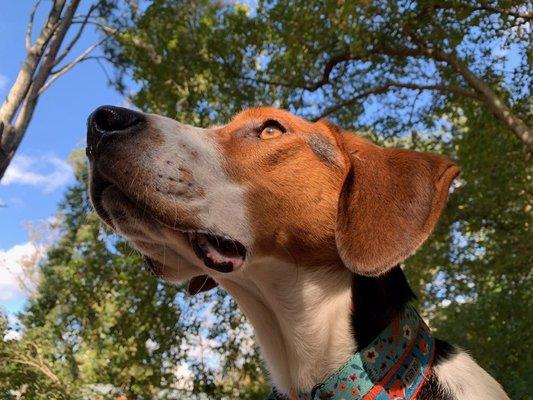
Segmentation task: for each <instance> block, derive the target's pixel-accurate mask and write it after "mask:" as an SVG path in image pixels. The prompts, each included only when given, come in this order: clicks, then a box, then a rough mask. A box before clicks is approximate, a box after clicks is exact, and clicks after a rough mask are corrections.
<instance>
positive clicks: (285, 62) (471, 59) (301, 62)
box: [107, 0, 533, 151]
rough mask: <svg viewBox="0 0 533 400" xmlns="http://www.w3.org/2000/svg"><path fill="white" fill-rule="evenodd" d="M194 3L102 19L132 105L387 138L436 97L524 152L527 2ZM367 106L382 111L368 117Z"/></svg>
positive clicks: (433, 105)
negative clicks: (267, 116)
mask: <svg viewBox="0 0 533 400" xmlns="http://www.w3.org/2000/svg"><path fill="white" fill-rule="evenodd" d="M194 4H195V6H194V7H193V6H192V3H191V2H190V1H187V0H185V1H184V0H159V1H156V2H154V4H153V5H152V6H150V7H148V9H147V10H146V11H145V12H144V13H139V12H138V10H137V13H132V14H131V15H132V17H131V19H124V18H120V19H116V18H115V19H113V18H111V19H110V23H111V24H113V25H114V26H116V27H117V28H118V29H119V31H120V32H121V33H122V34H120V35H117V36H116V37H115V38H114V39H115V40H113V41H110V42H109V43H108V46H107V52H108V55H109V56H110V57H112V58H113V59H114V60H115V62H116V63H117V64H118V65H119V71H121V72H122V73H131V76H132V77H133V78H134V79H135V80H137V81H138V82H140V83H142V88H141V90H140V91H139V92H138V93H137V94H136V96H135V101H136V102H137V104H138V105H140V106H142V107H144V108H151V109H153V110H154V111H162V112H164V113H165V114H170V115H174V116H178V114H180V113H181V112H183V111H184V110H198V111H199V113H200V115H201V116H204V117H206V118H207V119H211V120H216V119H224V118H227V117H228V114H231V113H232V112H233V110H235V109H238V108H239V107H241V106H242V105H246V104H250V103H254V102H256V103H257V102H261V101H265V102H269V103H273V102H276V103H278V104H280V105H282V106H285V107H291V108H292V109H294V110H298V111H299V112H300V113H301V114H304V115H306V116H308V117H310V118H312V119H318V118H321V117H325V116H334V117H335V119H336V120H339V121H342V122H344V124H349V125H350V126H357V127H358V128H361V127H362V126H364V127H370V126H371V127H373V129H377V130H378V131H379V132H380V133H381V134H389V135H390V134H391V132H393V129H394V128H396V133H397V132H400V131H402V130H404V129H405V128H406V127H407V126H409V128H412V127H413V126H416V127H417V128H421V127H422V126H425V127H431V125H432V124H434V123H435V121H434V120H435V119H434V117H433V116H434V114H435V112H438V110H439V109H440V108H441V107H442V105H443V104H444V103H445V102H446V99H448V98H449V97H450V96H456V97H457V96H459V97H462V98H464V99H466V100H468V101H469V102H470V103H472V104H476V105H478V106H480V107H483V108H484V109H485V110H486V111H487V112H490V113H491V114H492V115H494V117H495V118H496V119H498V120H499V121H500V122H501V123H503V125H504V126H505V127H506V129H507V131H509V132H512V133H514V134H515V135H516V136H517V137H519V138H520V140H522V142H523V143H524V144H525V145H526V146H527V147H528V149H529V150H530V151H531V150H532V149H533V134H532V133H531V128H530V126H529V125H530V120H531V112H530V109H531V107H528V106H529V105H530V102H529V87H530V86H531V82H532V81H531V76H532V74H531V67H530V63H529V59H528V57H529V52H528V41H527V35H528V32H529V31H530V25H529V23H530V22H531V20H532V18H533V13H532V11H531V10H530V9H529V8H528V7H527V2H516V1H514V2H511V1H506V0H504V1H492V2H476V1H470V2H458V1H454V0H450V1H446V2H440V1H439V2H435V1H410V2H407V3H405V2H399V1H392V0H383V1H378V2H367V1H342V2H338V1H311V2H310V1H304V0H284V1H277V0H276V1H272V0H271V1H260V2H259V3H258V5H257V8H256V10H254V12H253V13H252V12H251V11H250V10H249V8H248V7H247V6H244V5H239V4H236V5H230V6H227V5H226V6H225V5H224V4H223V3H220V2H215V1H213V2H209V1H206V0H203V1H202V2H199V3H197V2H194ZM132 38H134V39H135V40H132ZM147 49H150V51H147ZM506 65H507V66H509V69H510V70H509V71H505V68H506ZM171 75H172V78H171V79H170V77H171ZM157 89H159V93H162V95H160V96H159V97H158V98H152V97H151V94H152V93H157V92H158V91H157ZM162 89H164V90H162ZM372 100H376V101H379V102H381V103H387V112H386V113H385V114H384V115H382V114H381V113H379V115H374V116H373V118H372V119H371V120H370V121H368V116H369V115H368V114H369V113H368V112H364V111H365V110H368V109H369V108H371V101H372ZM227 104H229V105H230V107H226V105H227ZM380 111H382V110H380ZM363 114H364V116H365V118H364V119H361V118H360V119H358V118H357V117H358V116H362V115H363ZM428 114H429V115H430V116H429V117H428Z"/></svg>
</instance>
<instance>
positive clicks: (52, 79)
mask: <svg viewBox="0 0 533 400" xmlns="http://www.w3.org/2000/svg"><path fill="white" fill-rule="evenodd" d="M106 40H107V37H106V38H104V39H102V40H101V41H99V42H98V43H95V44H93V45H91V46H89V47H87V48H86V49H85V51H83V52H82V53H81V54H80V55H79V56H78V57H76V58H75V59H74V60H72V61H71V62H69V63H68V64H66V65H64V66H63V67H61V68H60V69H59V70H57V71H51V74H50V78H49V79H48V80H47V81H46V83H45V84H44V85H43V86H42V87H41V89H40V90H39V92H38V95H39V96H40V95H41V94H43V93H44V92H45V91H46V90H47V89H48V88H49V87H50V86H51V85H52V83H54V82H55V81H56V80H57V79H58V78H59V77H60V76H62V75H64V74H66V73H67V72H68V71H70V70H71V69H72V68H74V67H75V66H76V65H78V64H80V63H82V62H84V61H87V60H89V59H91V58H92V57H88V56H89V54H91V53H92V52H93V50H94V49H96V48H97V47H98V46H100V45H101V44H102V43H103V42H105V41H106Z"/></svg>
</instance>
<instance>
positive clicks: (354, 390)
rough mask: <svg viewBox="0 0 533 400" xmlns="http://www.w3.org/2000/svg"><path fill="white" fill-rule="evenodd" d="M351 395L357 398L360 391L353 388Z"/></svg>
mask: <svg viewBox="0 0 533 400" xmlns="http://www.w3.org/2000/svg"><path fill="white" fill-rule="evenodd" d="M350 394H351V395H352V396H353V397H355V396H357V395H358V394H359V389H357V388H356V387H353V388H352V390H351V391H350Z"/></svg>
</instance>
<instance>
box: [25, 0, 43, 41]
mask: <svg viewBox="0 0 533 400" xmlns="http://www.w3.org/2000/svg"><path fill="white" fill-rule="evenodd" d="M39 4H41V0H37V1H36V2H35V5H34V6H33V8H32V10H31V13H30V21H29V22H28V29H27V30H26V51H30V49H31V33H32V30H33V21H34V20H35V13H36V11H37V8H39Z"/></svg>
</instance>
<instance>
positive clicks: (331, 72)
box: [0, 0, 533, 399]
mask: <svg viewBox="0 0 533 400" xmlns="http://www.w3.org/2000/svg"><path fill="white" fill-rule="evenodd" d="M101 14H102V16H103V17H104V19H101V20H98V21H97V22H95V23H97V24H98V25H99V26H101V28H102V31H103V34H106V35H111V40H109V41H107V48H106V56H107V58H108V59H109V60H111V61H112V62H113V64H114V65H115V67H116V69H115V71H116V76H115V78H114V79H113V82H112V83H113V84H114V85H116V87H117V88H118V89H119V90H121V91H122V92H123V93H125V94H127V95H128V96H129V98H130V100H131V101H132V103H133V104H135V105H136V106H137V107H139V108H140V109H142V110H146V111H152V112H157V113H161V114H165V115H168V116H170V117H174V118H177V119H180V120H182V121H185V122H187V123H191V124H199V125H210V124H217V123H224V122H226V121H227V120H228V119H229V118H230V117H231V116H232V115H233V114H234V113H236V112H237V111H239V110H241V109H242V108H243V107H246V106H250V105H257V104H274V105H277V106H280V107H285V108H288V109H290V110H292V111H293V112H295V113H297V114H299V115H302V116H304V117H307V118H310V119H318V118H321V117H328V118H330V119H331V120H333V121H334V122H336V123H338V124H339V125H341V126H342V127H343V128H346V129H354V130H357V131H359V132H360V133H362V134H364V135H367V136H370V137H371V138H372V139H373V140H375V141H378V142H381V143H382V144H384V145H394V146H402V147H409V148H415V149H420V150H426V151H433V152H442V153H445V154H448V155H450V156H451V157H452V158H453V159H454V160H455V161H456V162H457V164H458V165H460V166H461V169H462V174H461V178H460V180H459V182H458V184H457V185H456V186H455V187H454V193H453V195H452V196H451V197H450V201H449V204H448V207H447V209H446V212H445V214H444V216H443V217H442V220H441V222H440V224H439V226H438V228H437V229H436V231H435V232H434V234H433V235H432V236H431V238H430V240H429V241H428V243H426V244H425V245H424V246H423V248H422V249H421V250H420V251H418V252H417V253H416V254H415V255H414V256H413V257H411V258H410V259H409V260H408V261H407V262H406V271H407V273H408V275H409V279H410V282H411V284H412V286H413V287H414V289H415V291H416V293H417V295H418V299H419V300H418V301H419V302H420V309H421V310H423V311H424V312H425V313H426V316H427V317H428V318H429V319H430V321H431V325H432V327H433V328H434V330H435V331H436V332H437V335H438V336H441V337H443V338H445V339H447V340H449V341H452V342H454V343H457V344H458V345H460V346H463V347H465V348H467V349H469V351H470V352H471V353H472V354H473V356H474V357H475V358H476V359H477V360H478V361H479V363H480V364H481V365H482V366H483V367H485V368H486V369H487V370H488V371H489V372H490V373H491V374H492V375H494V376H495V377H496V378H497V379H498V380H499V381H500V382H501V383H502V384H503V385H504V387H505V389H506V390H507V392H508V393H509V394H510V395H511V397H512V398H513V399H522V398H523V399H525V398H528V396H530V394H529V385H528V383H530V376H531V374H532V373H533V368H532V365H533V363H532V362H531V361H532V360H531V349H532V348H533V343H532V339H531V335H530V334H529V331H530V326H531V324H532V323H533V319H532V315H531V312H530V308H531V306H532V305H533V302H532V292H531V290H530V287H531V265H532V262H533V255H532V251H531V244H530V243H533V235H532V232H531V207H532V206H531V202H532V184H531V173H532V168H531V167H532V166H531V149H532V136H531V129H530V128H529V127H530V126H531V123H532V119H533V118H532V111H531V110H532V107H531V105H532V100H531V83H532V74H531V72H532V71H531V66H530V64H531V54H532V53H531V42H530V35H531V19H532V11H531V7H530V5H529V4H528V3H527V2H517V1H482V2H478V1H467V2H465V1H461V2H459V1H453V0H450V1H439V2H436V1H405V2H404V1H392V0H391V1H375V2H370V1H365V0H361V1H303V0H302V1H259V2H258V3H257V4H254V5H253V6H250V5H247V4H241V3H239V2H224V1H209V0H198V1H192V0H181V1H178V0H156V1H154V2H151V3H149V4H145V3H141V4H140V5H138V4H136V2H126V3H122V2H119V1H118V0H116V1H113V0H109V1H107V2H105V3H102V9H101ZM132 82H133V85H132ZM78 165H79V164H78ZM83 174H84V169H83V168H82V167H81V166H80V167H79V170H78V176H79V183H78V184H77V185H76V186H75V187H73V188H72V189H71V190H70V191H69V192H68V194H67V197H66V199H65V202H64V204H63V205H61V207H60V210H61V213H62V215H63V225H62V230H61V232H62V237H61V239H60V240H59V242H58V243H57V244H56V246H55V247H54V248H53V249H52V250H51V251H50V252H49V254H48V258H47V260H46V262H45V263H44V264H43V265H42V279H41V282H40V285H39V287H38V290H37V295H36V297H35V298H34V299H33V300H32V301H31V302H30V304H29V306H28V307H27V309H26V311H25V312H24V313H23V315H22V323H23V325H24V329H25V331H24V334H23V336H22V339H21V340H19V341H8V342H5V341H4V342H3V343H2V346H3V347H2V348H1V353H0V357H2V359H7V360H8V363H7V364H6V363H4V364H3V366H2V367H0V381H1V382H2V383H1V384H0V393H7V392H8V390H11V389H17V388H20V387H21V385H23V384H24V383H26V384H27V385H28V387H27V388H26V390H27V391H28V393H32V396H33V397H32V396H29V397H28V398H54V397H50V393H53V396H55V398H76V397H80V396H82V395H81V393H85V392H86V391H87V390H92V392H91V393H93V396H94V393H96V391H98V390H100V392H101V393H104V392H105V390H107V391H108V392H109V393H111V392H112V393H113V394H117V395H118V394H124V395H126V396H127V397H128V399H130V398H131V399H133V398H139V399H144V398H154V396H155V395H156V394H157V395H159V396H161V397H162V398H176V397H178V396H179V395H184V396H185V397H187V396H189V397H190V393H206V394H207V396H210V397H212V398H220V397H222V396H224V395H226V396H229V397H230V398H233V397H239V398H240V397H243V398H244V397H248V398H261V396H263V394H264V390H265V389H264V388H265V373H264V371H263V370H262V367H261V363H260V360H259V357H258V354H257V352H256V350H255V348H254V346H253V340H252V339H251V337H252V336H251V331H250V328H249V326H248V325H247V324H246V323H245V321H244V319H243V318H242V315H241V314H240V313H239V312H238V311H237V310H236V309H235V306H234V304H233V302H232V301H231V299H230V298H229V297H228V296H226V295H225V294H224V293H223V292H221V291H217V292H214V293H213V294H207V295H203V296H201V297H195V298H193V299H189V298H186V297H185V296H184V295H183V292H182V291H181V290H180V289H179V288H173V287H170V286H168V285H165V284H163V283H160V282H156V281H155V280H154V279H153V278H151V277H149V276H148V275H146V273H144V272H142V270H141V268H140V264H141V263H142V262H141V260H140V258H139V255H138V254H136V253H133V252H132V251H131V250H130V249H129V248H128V247H127V245H126V244H125V243H123V242H122V241H120V240H118V239H116V238H114V237H113V236H109V235H108V234H107V233H106V232H104V231H103V230H102V228H101V227H100V225H99V224H98V222H97V221H96V218H95V217H94V215H93V214H91V213H90V210H89V209H88V208H87V203H86V199H85V187H84V177H83ZM80 271H81V272H82V273H80ZM0 328H4V329H5V323H3V325H1V326H0ZM198 339H200V340H203V341H204V342H205V343H207V344H205V343H204V344H200V346H199V343H198ZM197 348H205V349H207V350H209V352H208V353H209V357H208V359H205V358H204V357H202V356H201V355H200V356H198V354H193V353H195V351H193V349H197ZM196 353H197V352H196ZM201 353H202V352H201ZM206 354H207V353H206ZM18 358H20V359H18ZM30 361H31V363H30ZM33 364H37V365H33ZM180 364H181V365H186V366H187V368H188V370H189V371H191V372H192V376H193V377H194V379H185V378H183V375H181V377H182V378H183V379H182V380H184V381H187V382H186V383H183V382H182V383H181V384H180V382H179V381H180V379H179V377H180V375H179V374H178V375H177V374H176V369H175V367H176V365H180ZM4 377H7V379H4ZM28 377H31V379H30V380H28ZM4 382H9V383H7V384H6V383H4ZM2 385H4V386H2ZM2 390H3V391H4V392H2ZM84 391H85V392H84ZM38 396H41V397H38ZM101 396H102V397H103V398H108V397H106V396H109V395H105V394H102V395H101ZM165 396H166V397H165ZM91 398H95V397H91Z"/></svg>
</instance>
